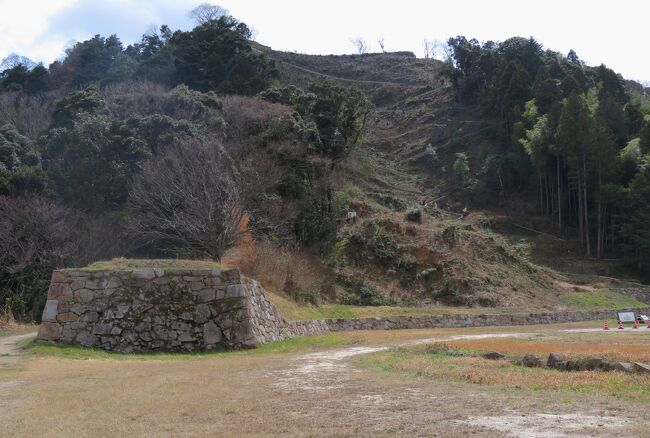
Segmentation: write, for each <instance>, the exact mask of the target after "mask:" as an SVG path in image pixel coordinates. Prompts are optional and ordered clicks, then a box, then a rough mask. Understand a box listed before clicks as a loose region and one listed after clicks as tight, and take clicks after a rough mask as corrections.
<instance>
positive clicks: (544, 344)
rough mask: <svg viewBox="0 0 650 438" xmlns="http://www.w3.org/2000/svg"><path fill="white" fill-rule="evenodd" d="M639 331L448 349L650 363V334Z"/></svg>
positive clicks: (501, 341)
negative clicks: (552, 354)
mask: <svg viewBox="0 0 650 438" xmlns="http://www.w3.org/2000/svg"><path fill="white" fill-rule="evenodd" d="M628 328H629V327H628ZM640 330H642V331H641V332H640V333H639V334H638V335H637V334H634V335H632V334H629V333H620V332H613V333H612V334H611V335H610V336H608V337H603V336H601V335H600V334H592V333H588V334H587V333H585V334H580V335H574V336H570V337H567V336H564V337H559V336H557V337H556V336H546V337H543V338H539V339H534V340H524V339H507V340H504V339H484V340H463V341H452V342H449V343H448V345H449V346H451V347H453V348H460V349H464V350H472V351H498V352H500V353H503V354H507V355H516V356H523V355H525V354H527V353H533V354H538V355H542V356H543V355H548V354H550V353H553V352H556V353H562V354H565V355H567V356H591V357H593V356H598V357H604V358H606V359H609V360H612V361H614V360H619V361H626V362H634V361H641V362H650V330H648V329H640ZM643 331H647V333H644V332H643Z"/></svg>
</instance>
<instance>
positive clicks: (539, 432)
mask: <svg viewBox="0 0 650 438" xmlns="http://www.w3.org/2000/svg"><path fill="white" fill-rule="evenodd" d="M596 331H601V329H593V328H587V329H583V328H580V329H563V330H557V332H556V333H562V332H565V333H593V332H596ZM537 336H543V335H542V334H540V333H534V332H530V333H485V334H476V335H451V336H439V337H433V338H425V339H418V340H414V341H408V342H402V343H399V344H394V345H391V346H382V347H351V348H344V349H338V350H333V351H327V352H319V353H310V354H306V355H302V356H298V357H296V358H295V359H293V360H292V362H291V363H290V366H289V367H288V368H287V369H284V370H281V371H279V372H277V374H276V379H275V380H277V383H276V384H275V386H277V387H278V388H280V389H281V390H283V391H286V392H287V393H291V392H293V391H310V392H312V393H321V394H327V393H331V392H332V391H333V390H345V388H346V387H349V386H352V382H353V381H354V380H356V376H355V374H356V373H359V372H360V370H359V369H357V368H355V367H354V365H353V364H351V363H350V359H351V358H355V357H357V356H361V355H365V354H371V353H376V352H379V351H384V350H387V349H389V348H394V347H410V346H416V345H426V344H431V343H437V342H447V341H459V340H478V339H492V338H534V337H537ZM407 394H408V393H407ZM418 394H419V395H422V393H421V392H420V391H418V390H417V389H416V388H412V389H411V390H410V396H411V397H412V396H413V395H418ZM447 395H449V394H447ZM391 396H393V399H391ZM440 398H443V399H444V398H447V397H444V396H443V397H440ZM400 399H403V394H402V395H401V396H395V395H393V394H386V393H384V394H381V393H366V394H357V400H356V401H355V404H356V405H357V406H359V407H363V409H364V412H365V413H366V414H369V413H370V411H371V410H372V409H373V408H374V409H379V410H385V409H389V408H390V407H391V406H394V405H396V404H399V401H400ZM456 403H457V401H456ZM456 403H453V402H450V404H452V405H455V404H456ZM492 408H493V409H494V411H495V413H494V415H470V416H468V417H466V418H464V419H460V420H451V421H450V422H449V423H450V427H455V428H459V427H461V426H470V427H471V426H476V427H479V428H481V429H487V430H488V431H489V430H492V431H498V432H499V435H505V436H514V437H522V438H523V437H532V438H546V437H549V438H551V437H557V436H565V437H583V436H585V431H586V430H592V431H593V434H594V435H588V436H596V435H600V434H601V433H602V434H603V435H608V434H611V433H614V432H616V431H617V430H618V429H620V428H623V427H625V426H628V425H632V424H634V420H633V418H630V417H626V416H611V415H602V414H599V415H595V412H593V411H590V410H589V409H586V410H583V411H582V412H572V413H570V414H549V413H540V412H529V411H528V410H527V409H520V410H518V409H512V408H507V409H503V410H501V412H499V411H500V410H499V409H498V408H497V407H496V405H493V406H492ZM412 415H416V414H415V413H413V414H412ZM378 416H381V415H380V414H378ZM452 425H453V426H452ZM461 428H462V427H461ZM599 430H600V432H598V431H599Z"/></svg>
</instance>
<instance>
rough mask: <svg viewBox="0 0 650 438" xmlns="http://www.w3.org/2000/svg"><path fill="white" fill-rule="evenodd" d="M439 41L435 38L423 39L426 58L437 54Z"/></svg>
mask: <svg viewBox="0 0 650 438" xmlns="http://www.w3.org/2000/svg"><path fill="white" fill-rule="evenodd" d="M436 46H437V43H436V41H435V40H428V39H426V38H425V39H424V40H422V48H423V49H424V59H429V58H433V57H434V56H435V52H436Z"/></svg>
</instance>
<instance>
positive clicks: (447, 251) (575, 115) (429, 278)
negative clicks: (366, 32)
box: [0, 14, 650, 319]
mask: <svg viewBox="0 0 650 438" xmlns="http://www.w3.org/2000/svg"><path fill="white" fill-rule="evenodd" d="M251 37H252V32H251V30H250V28H249V26H247V25H246V24H245V23H243V22H241V21H239V20H237V19H235V18H233V17H231V16H229V15H213V16H210V14H208V15H206V16H203V17H202V18H201V20H200V22H199V24H198V25H197V26H196V27H195V28H194V29H192V30H190V31H173V30H172V29H170V28H168V27H167V26H162V27H161V28H160V29H159V31H157V32H152V33H147V34H145V35H143V36H142V39H141V41H140V42H138V43H136V44H131V45H128V46H126V47H125V46H124V45H123V44H122V43H121V41H120V39H119V37H118V36H116V35H111V36H107V37H105V36H100V35H97V36H95V37H94V38H91V39H89V40H87V41H83V42H79V43H76V44H75V45H74V46H73V47H71V48H70V49H68V50H67V51H66V54H65V56H64V57H63V59H61V60H59V61H56V62H54V63H52V64H51V65H49V66H47V67H46V66H44V65H42V64H34V63H32V62H31V61H30V60H28V59H26V58H23V57H20V56H18V55H12V56H10V57H7V58H6V59H5V60H4V62H3V68H4V70H3V71H2V73H1V74H0V308H1V307H5V306H6V307H7V308H9V309H10V310H11V312H12V313H13V314H14V315H15V316H16V317H20V318H23V319H38V317H39V315H40V311H41V309H42V305H43V303H44V300H45V290H46V285H47V281H48V279H49V275H50V273H51V270H52V269H54V268H57V267H63V266H74V265H80V264H84V263H87V262H90V261H96V260H99V259H108V258H111V257H118V256H138V257H188V258H210V259H222V258H224V257H226V258H229V257H230V258H231V259H232V260H234V261H235V262H236V263H238V264H240V265H242V266H243V267H244V269H245V270H246V269H249V271H250V273H251V274H253V275H258V276H263V275H264V272H272V271H277V266H276V267H270V266H271V260H272V261H274V262H277V260H279V259H280V258H282V257H284V258H285V259H286V260H289V261H288V262H287V266H288V267H287V268H286V269H287V272H285V273H284V274H283V275H284V276H283V280H282V281H281V282H280V281H279V280H278V282H277V284H275V283H274V281H275V280H273V279H270V280H269V282H270V283H271V286H273V287H275V288H276V289H277V290H279V291H281V292H283V293H286V294H287V295H289V296H291V297H292V298H295V299H296V300H298V301H310V302H313V303H317V302H320V300H332V301H337V302H347V303H354V304H387V303H395V302H399V303H406V304H413V303H416V304H417V303H423V302H426V303H431V302H439V301H440V302H447V303H452V304H477V303H478V304H484V305H496V304H499V305H501V304H503V305H515V304H517V305H519V304H521V303H523V302H524V301H525V300H526V298H525V296H524V295H522V294H519V295H517V293H516V292H512V291H517V290H521V288H522V287H525V288H531V290H533V289H534V290H535V291H539V293H540V294H542V293H547V292H548V291H549V290H551V289H552V284H551V283H550V281H551V280H550V279H549V278H550V277H549V274H548V273H546V271H544V270H543V269H539V268H538V267H537V266H535V265H533V264H532V263H531V262H530V260H529V259H528V258H527V256H526V254H524V253H522V251H521V248H520V247H519V246H516V245H514V246H513V245H511V244H510V243H509V242H507V241H506V240H505V239H504V238H502V237H500V236H498V235H493V234H492V231H490V230H489V228H490V227H492V225H494V221H493V219H491V217H492V216H489V215H495V214H498V215H501V216H503V215H505V216H506V218H507V217H511V216H514V215H517V217H518V220H521V217H526V218H527V220H530V221H534V222H535V223H536V225H537V227H538V228H539V229H543V230H544V231H545V232H547V233H548V234H552V235H555V236H557V237H558V238H560V239H565V240H567V241H569V242H579V243H578V245H579V247H580V257H585V258H606V259H615V260H616V261H617V262H616V263H617V266H618V264H619V262H620V265H621V266H624V267H625V268H626V269H631V270H632V271H630V272H634V273H635V275H640V276H646V277H647V275H648V273H649V272H650V264H649V263H650V262H649V261H650V122H649V121H648V119H649V118H650V99H648V97H647V96H646V93H645V90H644V89H643V87H641V86H640V85H638V84H636V83H634V82H631V81H625V80H624V79H623V78H622V77H621V76H620V75H618V74H616V73H615V72H614V71H613V70H611V69H609V68H607V67H605V66H598V67H590V66H587V65H585V64H584V63H583V62H581V61H580V59H579V58H578V56H577V55H576V54H575V53H574V52H570V53H569V54H568V56H564V55H562V54H559V53H557V52H553V51H551V50H545V49H544V48H543V47H542V46H541V44H539V43H538V42H536V41H535V40H533V39H525V38H511V39H508V40H506V41H504V42H501V43H494V42H486V43H483V44H480V43H478V42H477V41H475V40H467V39H466V38H465V37H456V38H452V39H450V40H449V41H448V48H449V50H448V53H449V58H448V59H446V60H442V61H441V60H434V59H422V58H416V57H415V56H414V55H413V54H410V53H381V54H360V55H348V56H310V55H299V54H293V53H283V52H276V51H273V50H271V49H270V48H266V47H264V46H261V45H259V44H257V43H255V42H253V41H252V40H251ZM443 206H445V207H444V208H443ZM457 206H460V208H457ZM463 208H465V213H461V210H462V209H463ZM350 209H354V211H355V213H356V214H357V215H358V219H359V221H358V222H357V221H354V222H352V223H348V222H346V220H345V217H346V215H347V214H348V213H349V210H350ZM480 209H484V210H486V211H489V213H486V215H488V216H485V215H480V216H477V217H478V219H475V220H474V221H473V222H472V220H469V219H468V222H466V224H465V225H464V226H462V227H461V226H459V225H458V224H457V223H456V222H457V221H458V219H456V216H454V214H456V215H457V216H464V215H466V213H467V210H469V211H471V212H475V211H477V210H480ZM448 210H451V211H448ZM450 215H451V216H450ZM450 218H451V219H450ZM454 221H455V222H454ZM492 228H494V229H495V230H496V227H492ZM409 236H410V237H409ZM415 236H419V237H417V238H416V237H415ZM431 236H433V237H431ZM419 239H423V241H426V242H427V245H428V246H427V245H420V244H419V243H418V245H415V244H414V242H416V241H418V242H419ZM437 239H438V240H437ZM242 242H244V243H246V245H244V244H243V243H242ZM251 242H252V243H251ZM440 242H443V243H444V245H442V244H440ZM253 244H254V245H253ZM479 244H480V245H482V246H480V245H479ZM247 245H248V246H247ZM251 245H253V246H255V245H256V246H255V249H254V251H253V250H250V246H251ZM441 245H442V246H441ZM463 245H464V246H463ZM472 245H479V246H480V248H479V249H477V248H478V247H476V246H472ZM443 247H444V248H443ZM461 247H462V248H463V251H460V248H461ZM247 251H248V252H247ZM251 251H253V252H251ZM524 252H525V251H524ZM497 253H498V254H497ZM495 254H496V255H495ZM280 256H282V257H280ZM265 257H266V258H265ZM266 262H268V263H269V266H266V268H265V267H264V266H265V265H264V263H266ZM301 263H303V264H301ZM479 265H480V269H479V268H478V267H479ZM501 267H503V269H506V270H507V269H513V271H512V272H513V275H515V276H516V275H517V273H518V275H519V277H518V279H514V280H510V279H507V280H506V278H505V277H508V275H506V276H504V275H503V272H504V271H503V270H501ZM264 269H266V271H264ZM289 270H291V271H290V272H289ZM481 271H483V272H481ZM485 271H488V272H485ZM515 271H516V272H515ZM508 272H510V271H508ZM469 273H471V275H472V276H471V278H470V277H469V276H468V275H469ZM493 273H499V274H498V275H496V274H495V275H494V276H493V277H490V275H492V274H493ZM307 275H309V276H310V277H309V278H306V276H307ZM359 278H363V279H364V280H363V281H359V280H357V279H359ZM517 281H519V283H517ZM382 288H383V289H382ZM477 291H478V292H480V294H479V293H478V292H477ZM508 291H510V292H508ZM508 293H512V294H513V295H512V296H511V297H509V296H508ZM481 294H482V295H481ZM541 296H542V295H539V297H541ZM512 297H516V299H515V298H512ZM529 299H530V298H529ZM540 299H541V298H540ZM545 299H546V298H545ZM544 303H545V305H552V300H551V299H550V298H549V299H548V301H544Z"/></svg>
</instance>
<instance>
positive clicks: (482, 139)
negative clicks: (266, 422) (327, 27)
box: [255, 45, 617, 309]
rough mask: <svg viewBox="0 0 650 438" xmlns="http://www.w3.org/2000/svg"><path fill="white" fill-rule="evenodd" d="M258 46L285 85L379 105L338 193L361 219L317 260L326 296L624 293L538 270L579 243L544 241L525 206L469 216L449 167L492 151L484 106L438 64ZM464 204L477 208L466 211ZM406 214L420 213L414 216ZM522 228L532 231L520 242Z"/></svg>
mask: <svg viewBox="0 0 650 438" xmlns="http://www.w3.org/2000/svg"><path fill="white" fill-rule="evenodd" d="M255 48H256V50H259V51H262V52H264V53H265V54H266V55H267V56H269V57H270V58H272V59H274V60H276V62H277V63H278V66H279V70H280V72H281V76H280V81H281V83H282V84H283V85H295V86H298V87H305V86H306V85H307V84H309V82H310V81H313V80H319V79H328V80H334V81H337V82H339V83H341V84H344V85H347V86H356V87H358V88H360V89H362V90H363V91H364V92H365V93H366V94H367V95H368V96H369V97H370V98H371V99H372V101H373V103H374V104H375V112H374V116H373V118H372V120H371V121H370V122H369V123H368V126H367V134H366V140H365V143H364V145H363V147H362V148H359V149H357V150H356V151H355V152H354V153H353V156H352V157H351V159H350V160H348V162H346V163H344V165H343V167H342V168H341V169H338V170H337V172H336V179H337V180H338V188H339V189H341V190H347V191H348V192H351V193H352V194H353V195H352V197H351V199H350V202H349V205H350V207H352V208H353V209H354V210H355V212H356V213H357V218H356V220H355V221H354V222H347V223H346V222H341V226H340V227H339V231H338V234H337V238H336V242H335V244H334V248H333V249H332V250H331V254H329V255H325V256H324V257H323V256H321V257H320V258H319V262H318V264H319V265H320V269H321V270H320V271H319V274H315V275H317V276H322V277H328V276H333V277H335V278H336V280H335V281H334V282H333V283H332V282H331V281H325V282H324V283H326V284H327V286H326V287H323V288H321V290H320V293H321V295H323V296H326V297H327V296H329V299H332V300H334V301H339V302H345V303H351V304H374V305H377V304H392V303H396V304H402V305H404V304H406V305H431V304H446V305H464V306H467V305H470V306H474V305H478V306H499V307H501V306H503V307H519V308H529V309H557V308H564V307H565V306H566V305H567V303H569V302H570V301H571V299H573V298H575V297H574V295H575V294H576V293H580V292H586V291H588V290H592V291H595V290H608V288H616V287H617V285H616V284H613V283H612V282H611V281H609V280H603V279H601V278H597V277H590V278H589V280H585V279H584V278H581V279H580V281H576V280H575V278H567V277H566V275H564V274H561V273H559V272H557V271H556V270H554V269H550V268H549V267H545V266H543V264H547V265H549V264H550V263H549V261H553V262H557V261H558V258H562V257H563V256H565V255H566V251H567V246H568V247H569V248H571V247H574V246H575V242H571V241H567V242H565V245H562V246H561V248H560V247H558V246H553V245H549V244H547V243H548V241H550V242H553V241H554V239H556V238H555V237H554V236H553V235H552V232H550V233H548V234H545V235H542V234H540V233H539V232H537V231H536V230H541V231H542V232H543V231H544V230H546V229H547V228H550V224H548V223H547V222H548V221H547V220H546V219H542V220H541V221H540V220H536V219H535V218H534V216H531V215H528V214H527V213H526V212H527V208H528V207H527V205H526V204H525V203H521V202H518V201H517V200H504V199H498V200H497V199H495V200H493V201H498V202H491V201H489V202H488V204H492V205H491V207H492V208H491V210H492V211H491V212H490V211H485V210H484V211H475V210H471V204H470V203H468V202H467V199H466V198H464V197H463V196H462V193H461V191H460V190H459V188H458V182H457V179H456V178H457V175H455V174H454V172H453V169H452V166H453V162H454V159H455V156H456V154H457V153H459V152H465V153H466V154H467V155H468V157H469V160H470V163H469V164H470V168H471V169H480V168H481V164H482V163H481V162H480V160H481V157H482V156H484V155H485V152H486V151H489V150H491V149H493V148H495V147H496V146H495V145H494V144H493V142H491V141H490V137H489V135H486V131H489V129H490V125H489V123H487V121H486V120H485V119H484V115H483V114H482V113H481V111H480V109H479V108H477V107H475V106H471V105H463V104H461V103H459V102H458V100H457V97H456V94H455V93H454V91H453V89H452V87H451V85H450V84H449V83H448V81H447V80H446V79H444V78H443V76H441V75H440V74H439V73H440V71H441V69H442V68H444V66H443V64H442V63H441V62H440V61H436V60H424V59H418V58H416V57H415V56H414V55H413V54H411V53H387V54H367V55H345V56H333V55H331V56H315V55H301V54H295V53H286V52H277V51H273V50H271V49H270V48H268V47H264V46H261V45H255ZM497 204H498V205H497ZM464 207H465V208H470V211H469V212H468V213H465V214H463V213H462V212H461V210H462V209H463V208H464ZM513 207H517V208H521V211H515V209H513ZM508 208H509V209H510V210H508ZM407 212H413V213H414V212H417V214H418V215H419V216H418V218H411V219H414V220H408V219H407V216H408V214H407ZM465 216H467V217H465ZM531 221H533V222H535V223H534V225H531V224H530V222H531ZM504 223H505V224H507V225H508V226H504ZM518 223H521V224H526V225H529V226H533V228H534V229H531V228H529V227H525V226H524V228H521V227H519V228H518V225H517V224H518ZM522 230H529V231H524V234H525V235H523V236H522V235H521V233H522ZM531 230H532V232H531ZM513 231H514V232H513ZM544 236H546V237H544ZM569 253H571V251H569ZM570 257H571V261H570V263H569V266H566V265H563V268H564V270H568V271H571V272H573V271H575V270H577V269H575V268H574V267H575V266H576V265H578V266H579V267H580V268H584V269H579V270H580V271H581V272H585V271H586V273H590V274H591V273H607V274H609V273H610V271H609V268H610V267H609V266H605V268H604V272H603V263H600V264H598V265H597V266H596V264H594V266H593V269H592V265H590V262H587V261H586V260H584V259H583V258H580V257H576V255H575V254H570ZM583 262H585V266H586V267H583ZM539 263H542V265H540V264H539ZM554 267H559V266H558V264H556V265H555V266H554ZM258 274H259V273H258ZM577 283H580V285H578V284H577ZM276 289H282V284H278V285H277V287H276ZM613 293H614V294H616V293H615V292H613ZM572 297H573V298H572Z"/></svg>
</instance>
